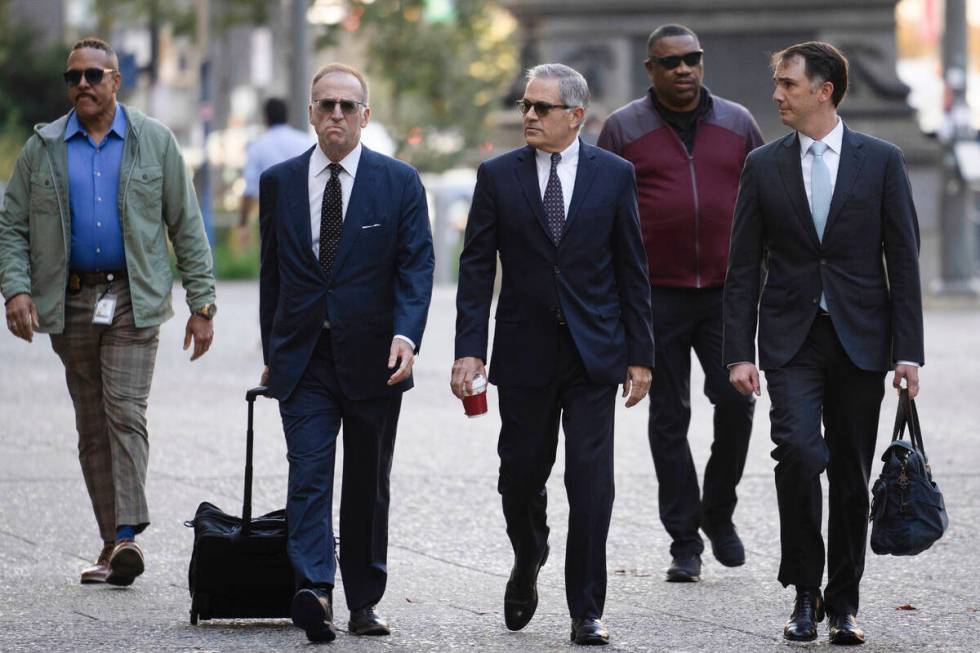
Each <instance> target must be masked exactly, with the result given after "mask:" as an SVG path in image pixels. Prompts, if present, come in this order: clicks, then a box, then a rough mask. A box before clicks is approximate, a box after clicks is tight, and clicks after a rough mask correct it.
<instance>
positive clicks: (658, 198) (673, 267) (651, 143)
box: [598, 88, 763, 288]
mask: <svg viewBox="0 0 980 653" xmlns="http://www.w3.org/2000/svg"><path fill="white" fill-rule="evenodd" d="M651 92H652V91H651ZM701 92H702V93H708V89H706V88H702V89H701ZM711 100H712V102H711V106H710V108H709V109H708V110H707V111H706V112H705V113H704V115H702V116H700V117H699V118H698V125H697V132H696V135H695V138H694V153H693V154H691V155H688V153H687V148H685V147H684V144H683V143H682V142H681V139H680V137H679V136H678V135H677V132H675V131H674V129H673V128H672V127H670V126H669V125H668V124H667V123H665V122H664V121H663V119H662V118H661V117H660V114H659V113H658V112H657V110H656V108H655V107H654V104H653V100H652V98H651V95H650V93H647V94H646V95H645V96H644V97H642V98H639V99H637V100H634V101H632V102H630V103H629V104H627V105H626V106H624V107H622V108H621V109H618V110H617V111H616V112H615V113H613V114H612V115H610V116H609V118H608V119H607V120H606V123H605V124H604V125H603V127H602V133H600V134H599V141H598V145H599V147H602V148H604V149H607V150H609V151H610V152H613V153H615V154H618V155H619V156H621V157H623V158H624V159H626V160H628V161H630V162H631V163H632V164H633V167H634V168H636V184H637V192H638V196H639V203H640V226H641V227H642V231H643V243H644V245H645V247H646V250H647V260H648V261H649V265H650V283H651V285H654V286H673V287H679V288H712V287H719V286H722V285H724V283H725V271H726V269H727V267H728V243H729V240H730V237H731V229H732V215H733V214H734V211H735V198H736V196H737V195H738V180H739V176H740V175H741V173H742V165H743V164H744V163H745V157H746V156H747V155H748V153H749V152H751V151H752V150H753V149H755V148H756V147H758V146H760V145H762V143H763V140H762V134H761V133H760V132H759V126H758V125H757V124H756V122H755V119H754V118H753V117H752V114H750V113H749V112H748V110H747V109H746V108H745V107H743V106H742V105H740V104H736V103H735V102H731V101H729V100H725V99H723V98H720V97H718V96H717V95H715V96H711Z"/></svg>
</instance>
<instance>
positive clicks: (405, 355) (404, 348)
mask: <svg viewBox="0 0 980 653" xmlns="http://www.w3.org/2000/svg"><path fill="white" fill-rule="evenodd" d="M414 364H415V352H414V351H412V346H411V345H410V344H408V343H407V342H405V341H404V340H402V339H401V338H392V339H391V353H390V354H388V369H389V370H392V369H395V366H396V365H397V366H398V369H397V370H395V373H394V374H392V375H391V376H390V377H388V385H395V384H396V383H401V382H402V381H404V380H405V379H407V378H408V377H409V375H411V373H412V365H414Z"/></svg>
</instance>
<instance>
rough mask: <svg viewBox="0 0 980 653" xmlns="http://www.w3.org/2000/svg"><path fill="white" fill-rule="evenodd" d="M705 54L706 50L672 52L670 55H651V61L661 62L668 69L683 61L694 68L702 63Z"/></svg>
mask: <svg viewBox="0 0 980 653" xmlns="http://www.w3.org/2000/svg"><path fill="white" fill-rule="evenodd" d="M703 56H704V50H696V51H694V52H688V53H687V54H672V55H670V56H669V57H650V61H653V62H656V63H658V64H660V65H661V66H663V67H664V68H666V69H667V70H673V69H674V68H677V67H678V66H679V65H681V62H682V61H683V62H684V63H686V64H687V65H688V66H690V67H692V68H693V67H694V66H697V65H698V64H700V63H701V57H703Z"/></svg>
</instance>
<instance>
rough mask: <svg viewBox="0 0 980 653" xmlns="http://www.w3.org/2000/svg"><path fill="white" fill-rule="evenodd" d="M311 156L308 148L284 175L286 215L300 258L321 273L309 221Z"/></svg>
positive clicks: (311, 151)
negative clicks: (300, 252)
mask: <svg viewBox="0 0 980 653" xmlns="http://www.w3.org/2000/svg"><path fill="white" fill-rule="evenodd" d="M314 147H316V146H314ZM312 154H313V148H310V149H309V150H307V151H306V153H305V154H302V155H300V156H298V157H296V158H295V159H293V161H292V163H291V166H292V169H291V170H290V171H289V174H287V175H286V179H288V184H289V189H288V190H287V191H286V197H287V198H288V200H287V201H288V209H289V210H288V211H287V214H286V215H287V216H288V219H289V226H290V228H291V229H292V230H293V233H294V234H295V237H296V242H297V243H299V245H300V248H301V249H302V250H303V251H302V256H305V257H307V258H308V259H311V260H312V264H314V265H315V266H316V268H317V270H320V271H321V273H322V269H321V268H320V261H318V260H317V257H316V255H315V254H314V253H313V232H312V223H311V221H310V156H311V155H312Z"/></svg>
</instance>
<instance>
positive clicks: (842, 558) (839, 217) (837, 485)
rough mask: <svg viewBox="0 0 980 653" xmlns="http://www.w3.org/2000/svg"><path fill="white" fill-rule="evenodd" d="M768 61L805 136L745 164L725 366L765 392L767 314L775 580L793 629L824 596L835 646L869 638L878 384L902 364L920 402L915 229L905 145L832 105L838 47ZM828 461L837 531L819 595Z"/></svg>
mask: <svg viewBox="0 0 980 653" xmlns="http://www.w3.org/2000/svg"><path fill="white" fill-rule="evenodd" d="M772 67H773V71H774V75H773V78H774V80H775V85H776V90H775V92H774V93H773V100H774V101H775V102H776V105H777V107H778V108H779V115H780V117H781V118H782V121H783V123H785V124H786V125H787V126H789V127H792V128H793V129H795V132H794V133H792V134H790V135H788V136H786V137H784V138H782V139H780V140H778V141H774V142H772V143H769V144H768V145H765V146H763V147H761V148H759V149H757V150H755V151H754V152H752V153H751V154H749V157H748V159H747V160H746V162H745V168H744V170H743V172H742V179H741V181H740V184H739V194H738V201H737V203H736V207H735V222H734V226H733V231H732V244H731V253H730V256H729V263H728V276H727V279H726V282H725V300H724V313H725V341H724V360H725V364H726V365H728V367H729V369H730V372H729V374H730V379H731V382H732V384H733V385H735V387H736V388H738V389H739V390H740V391H741V392H743V393H745V394H748V393H751V392H754V393H755V394H759V373H758V370H757V369H756V366H755V364H754V361H755V346H754V340H755V333H756V324H757V322H758V327H759V364H760V367H761V368H762V369H763V370H765V371H766V380H767V382H768V388H769V395H770V397H771V400H772V410H771V412H770V419H771V421H772V439H773V442H774V443H775V444H776V447H775V449H773V452H772V456H773V458H775V459H776V461H777V462H776V494H777V497H778V503H779V523H780V541H781V545H782V558H781V562H780V568H779V580H780V582H781V583H782V584H783V586H784V587H785V586H788V585H795V586H796V603H795V606H794V610H793V613H792V616H791V617H790V620H789V622H787V624H786V628H785V629H784V635H785V637H786V638H787V639H790V640H803V641H805V640H812V639H815V638H816V637H817V627H816V624H817V623H818V622H819V621H821V620H822V619H823V616H824V611H825V608H824V606H825V605H826V612H827V614H828V616H829V620H830V641H831V643H834V644H859V643H861V642H863V641H864V633H863V632H862V631H861V629H860V628H859V627H858V625H857V621H856V619H855V617H856V615H857V611H858V585H859V583H860V580H861V574H862V573H863V571H864V555H865V548H866V536H867V525H868V476H869V474H870V472H871V463H872V461H873V458H874V452H875V437H876V435H877V431H878V413H879V410H880V408H881V400H882V397H883V396H884V378H885V374H886V372H887V371H888V370H889V369H892V368H893V367H894V370H895V375H894V380H893V385H894V386H895V387H896V388H898V387H899V386H900V384H901V382H902V380H903V379H905V380H906V383H907V384H908V388H909V391H910V393H911V394H912V395H913V396H914V395H915V394H916V393H917V392H918V389H919V377H918V367H919V366H920V365H922V364H923V361H924V357H923V345H922V298H921V290H920V286H919V267H918V253H919V227H918V222H917V220H916V215H915V206H914V205H913V203H912V193H911V188H910V186H909V181H908V176H907V175H906V172H905V167H904V161H903V159H902V153H901V151H900V150H899V149H898V148H897V147H895V146H894V145H892V144H890V143H886V142H884V141H881V140H878V139H876V138H872V137H871V136H867V135H865V134H861V133H858V132H854V131H851V130H850V129H848V128H847V127H846V126H845V125H844V123H843V122H842V121H841V120H840V118H839V117H838V115H837V106H838V105H839V104H840V101H841V99H842V98H843V97H844V93H845V92H846V90H847V60H846V59H844V57H843V56H842V55H841V53H840V52H838V51H837V50H836V49H835V48H834V47H833V46H831V45H829V44H827V43H818V42H810V43H802V44H798V45H794V46H792V47H790V48H787V49H786V50H783V51H782V52H778V53H776V54H775V55H773V59H772ZM763 268H764V269H765V270H766V271H767V275H766V276H765V277H763V276H762V269H763ZM763 279H764V284H765V286H764V287H762V284H763ZM760 289H761V294H762V296H761V301H760V297H759V294H760ZM821 416H822V418H823V426H824V430H823V434H822V435H821V429H820V422H821ZM824 470H826V471H827V478H828V481H829V485H830V526H829V538H828V539H829V542H828V547H827V553H826V559H827V568H828V578H827V586H826V588H825V590H824V593H823V596H821V593H820V585H821V581H822V579H823V568H824V557H825V554H824V543H823V538H822V535H821V532H820V526H821V504H822V494H821V489H820V474H821V473H822V472H823V471H824Z"/></svg>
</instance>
